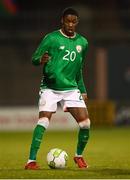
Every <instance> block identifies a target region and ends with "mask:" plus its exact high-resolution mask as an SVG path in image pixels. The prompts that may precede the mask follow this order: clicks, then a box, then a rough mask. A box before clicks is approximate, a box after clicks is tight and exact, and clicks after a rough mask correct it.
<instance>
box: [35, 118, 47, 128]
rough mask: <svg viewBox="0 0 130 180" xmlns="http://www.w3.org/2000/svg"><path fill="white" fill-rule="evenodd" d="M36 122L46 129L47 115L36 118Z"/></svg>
mask: <svg viewBox="0 0 130 180" xmlns="http://www.w3.org/2000/svg"><path fill="white" fill-rule="evenodd" d="M37 124H38V125H41V126H43V127H44V128H45V129H47V128H48V126H49V119H48V118H47V117H42V118H40V119H39V120H38V122H37Z"/></svg>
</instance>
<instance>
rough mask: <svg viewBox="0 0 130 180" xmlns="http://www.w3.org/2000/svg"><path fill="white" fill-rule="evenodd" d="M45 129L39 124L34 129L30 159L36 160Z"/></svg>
mask: <svg viewBox="0 0 130 180" xmlns="http://www.w3.org/2000/svg"><path fill="white" fill-rule="evenodd" d="M44 131H45V128H44V127H43V126H41V125H37V126H36V128H35V129H34V133H33V138H32V144H31V149H30V156H29V159H31V160H36V155H37V152H38V149H39V147H40V144H41V141H42V137H43V133H44Z"/></svg>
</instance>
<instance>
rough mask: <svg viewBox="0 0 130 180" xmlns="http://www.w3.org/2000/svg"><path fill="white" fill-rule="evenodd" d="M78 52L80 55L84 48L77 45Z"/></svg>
mask: <svg viewBox="0 0 130 180" xmlns="http://www.w3.org/2000/svg"><path fill="white" fill-rule="evenodd" d="M76 50H77V52H78V53H80V52H81V51H82V47H81V46H80V45H77V46H76Z"/></svg>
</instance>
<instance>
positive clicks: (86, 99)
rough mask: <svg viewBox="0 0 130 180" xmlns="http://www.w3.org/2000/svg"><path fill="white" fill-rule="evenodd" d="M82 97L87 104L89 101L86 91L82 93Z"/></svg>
mask: <svg viewBox="0 0 130 180" xmlns="http://www.w3.org/2000/svg"><path fill="white" fill-rule="evenodd" d="M82 97H83V100H84V102H85V104H87V101H88V96H87V94H86V93H82Z"/></svg>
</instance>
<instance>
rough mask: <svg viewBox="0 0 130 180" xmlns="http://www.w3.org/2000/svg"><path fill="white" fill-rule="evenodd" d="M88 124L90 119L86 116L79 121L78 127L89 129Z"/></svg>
mask: <svg viewBox="0 0 130 180" xmlns="http://www.w3.org/2000/svg"><path fill="white" fill-rule="evenodd" d="M90 124H91V122H90V119H89V118H87V119H85V120H84V121H81V122H79V127H80V128H82V129H90Z"/></svg>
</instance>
